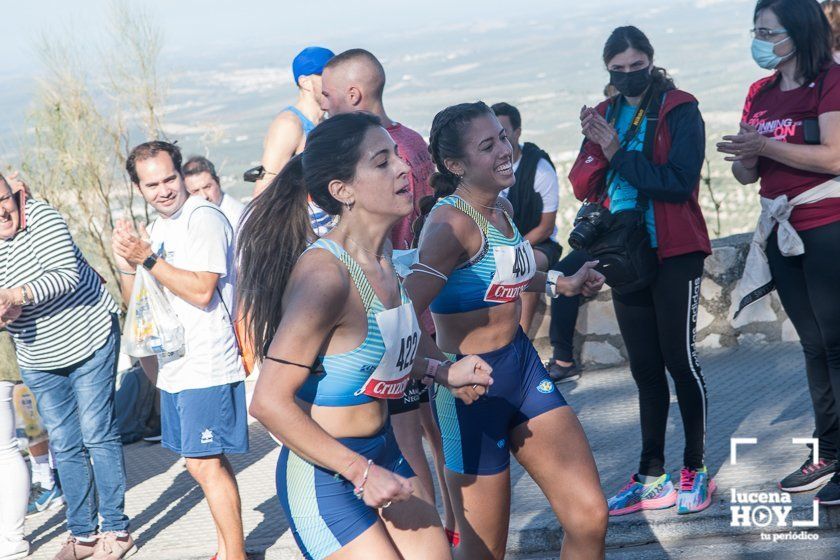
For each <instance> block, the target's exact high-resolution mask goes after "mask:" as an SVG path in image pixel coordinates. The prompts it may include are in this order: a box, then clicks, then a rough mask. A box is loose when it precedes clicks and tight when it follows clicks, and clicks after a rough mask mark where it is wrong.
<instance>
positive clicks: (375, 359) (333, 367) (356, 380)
mask: <svg viewBox="0 0 840 560" xmlns="http://www.w3.org/2000/svg"><path fill="white" fill-rule="evenodd" d="M312 249H324V250H326V251H329V252H330V253H332V254H333V255H334V256H335V257H336V258H337V259H338V260H340V261H341V262H342V263H344V266H346V267H347V270H348V271H349V272H350V277H351V278H352V280H353V284H354V285H355V286H356V289H357V290H358V291H359V295H360V296H361V298H362V303H363V304H364V306H365V311H366V312H367V336H366V337H365V340H364V342H362V344H361V345H360V346H358V347H357V348H355V349H353V350H350V351H348V352H342V353H340V354H329V355H326V356H318V362H317V363H318V364H320V366H319V367H318V368H317V369H316V370H315V371H314V372H313V373H312V374H311V375H310V376H309V377H308V378H307V379H306V382H305V383H304V384H303V386H302V387H301V388H300V389H299V390H298V392H297V397H298V398H299V399H301V400H303V401H305V402H308V403H312V404H316V405H321V406H354V405H359V404H365V403H369V402H373V400H374V398H373V397H371V396H368V395H367V394H365V393H363V392H362V388H363V387H364V386H365V384H366V382H367V381H368V378H369V377H370V376H371V373H372V372H373V371H374V370H376V368H377V367H378V366H379V363H380V362H381V361H382V358H383V357H384V356H385V341H384V340H383V337H382V333H381V332H380V329H379V323H378V322H377V320H376V316H377V314H378V313H381V312H383V311H386V309H385V306H384V305H383V304H382V302H381V301H380V300H379V297H377V295H376V293H374V291H373V287H371V285H370V282H368V280H367V277H365V274H364V272H362V269H361V267H359V265H358V263H357V262H356V261H355V260H353V258H352V257H351V256H350V255H349V254H348V253H347V251H345V250H344V248H343V247H341V245H339V244H338V243H336V242H335V241H332V240H330V239H323V238H321V239H318V240H317V241H315V242H313V243H312V244H311V245H310V246H309V247H308V248H307V249H306V250H307V251H310V250H312ZM400 298H401V302H402V303H403V304H406V303H410V302H411V300H410V299H409V298H408V294H407V293H406V291H405V289H404V288H403V286H402V283H400ZM412 312H413V311H412ZM415 320H416V319H415ZM415 344H416V343H415ZM415 351H416V346H415ZM411 361H412V362H413V354H412V358H411Z"/></svg>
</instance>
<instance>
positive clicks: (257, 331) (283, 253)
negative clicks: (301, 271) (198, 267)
mask: <svg viewBox="0 0 840 560" xmlns="http://www.w3.org/2000/svg"><path fill="white" fill-rule="evenodd" d="M302 160H303V158H302V157H301V156H300V155H297V156H295V157H293V158H292V159H291V160H289V163H287V164H286V166H285V167H283V170H282V171H280V173H279V174H278V175H277V176H276V177H275V178H274V180H273V181H272V182H271V184H270V185H269V186H268V188H267V189H266V190H265V192H263V193H262V194H261V195H260V196H258V197H257V198H255V199H254V200H253V201H252V202H251V203H250V204H249V205H248V207H247V209H246V210H245V214H244V215H243V216H242V221H241V222H240V223H241V224H242V227H241V229H240V231H239V233H238V236H237V247H236V262H238V263H239V273H238V278H237V284H236V285H237V291H238V295H239V305H240V306H241V307H240V309H241V315H242V316H243V317H245V318H246V324H245V328H246V330H247V332H248V333H249V334H250V336H251V337H252V340H253V341H254V352H255V354H256V355H257V357H258V358H259V359H262V358H265V352H266V348H267V347H268V344H269V343H270V342H271V339H272V338H274V333H275V332H276V331H277V326H278V325H279V324H280V318H281V315H282V300H283V293H284V292H285V289H286V285H287V284H288V282H289V277H290V276H291V274H292V268H293V267H294V265H295V263H296V262H297V260H298V257H300V255H301V254H302V253H303V251H304V249H306V246H307V244H308V243H309V240H310V238H311V237H312V236H313V233H312V226H311V225H310V222H309V212H308V210H307V191H306V186H305V184H304V179H303V161H302Z"/></svg>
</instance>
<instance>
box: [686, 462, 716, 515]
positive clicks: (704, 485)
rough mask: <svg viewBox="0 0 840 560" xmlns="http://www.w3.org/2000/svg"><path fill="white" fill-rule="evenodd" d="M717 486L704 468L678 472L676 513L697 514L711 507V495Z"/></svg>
mask: <svg viewBox="0 0 840 560" xmlns="http://www.w3.org/2000/svg"><path fill="white" fill-rule="evenodd" d="M716 488H717V486H716V485H715V481H714V480H712V477H710V476H709V471H708V469H706V467H703V468H702V469H697V470H691V469H683V470H682V471H680V489H679V491H678V492H677V513H679V514H685V513H697V512H698V511H703V510H704V509H706V508H707V507H709V506H710V505H712V494H714V492H715V489H716Z"/></svg>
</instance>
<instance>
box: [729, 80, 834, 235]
mask: <svg viewBox="0 0 840 560" xmlns="http://www.w3.org/2000/svg"><path fill="white" fill-rule="evenodd" d="M776 80H777V76H776V75H775V74H774V75H772V76H768V77H766V78H762V79H761V80H759V81H757V82H755V83H754V84H753V85H752V86H750V91H749V93H748V94H747V101H746V103H745V104H744V112H743V116H742V117H741V119H742V120H743V121H744V122H746V123H747V124H750V125H752V126H754V127H756V128H757V129H758V132H759V133H760V134H763V135H764V136H766V137H768V138H772V139H773V140H777V141H779V142H790V143H791V144H804V143H805V134H804V126H803V119H808V118H817V117H818V116H819V115H821V114H823V113H829V112H831V111H840V66H838V65H836V64H833V65H832V66H831V67H830V68H829V69H828V70H826V71H825V72H824V74H823V75H822V92H821V94H819V95H818V92H819V80H820V77H817V79H816V80H815V81H814V82H812V83H808V84H805V85H803V86H800V87H798V88H796V89H792V90H790V91H782V90H781V89H779V86H778V84H776V83H774V82H776ZM758 175H759V177H761V189H760V191H759V194H761V196H763V197H766V198H776V197H778V196H780V195H783V194H786V195H787V196H788V198H793V197H795V196H797V195H799V194H801V193H803V192H804V191H807V190H808V189H810V188H812V187H815V186H817V185H819V184H820V183H823V182H825V181H827V180H828V179H831V178H832V177H833V175H826V174H823V173H815V172H813V171H803V170H801V169H796V168H793V167H790V166H788V165H785V164H783V163H779V162H778V161H775V160H772V159H770V158H766V157H759V159H758ZM837 221H840V198H827V199H825V200H822V201H820V202H815V203H813V204H802V205H800V206H797V207H795V208H794V210H793V213H792V214H791V216H790V223H791V225H792V226H793V227H794V229H796V230H798V231H804V230H807V229H813V228H816V227H820V226H824V225H826V224H830V223H833V222H837Z"/></svg>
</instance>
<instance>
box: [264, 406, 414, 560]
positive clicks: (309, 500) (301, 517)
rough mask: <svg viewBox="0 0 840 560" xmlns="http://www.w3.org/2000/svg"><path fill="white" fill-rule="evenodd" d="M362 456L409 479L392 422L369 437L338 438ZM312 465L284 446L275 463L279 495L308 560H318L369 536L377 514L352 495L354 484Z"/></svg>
mask: <svg viewBox="0 0 840 560" xmlns="http://www.w3.org/2000/svg"><path fill="white" fill-rule="evenodd" d="M338 441H339V442H341V443H342V444H344V445H345V446H347V447H348V448H350V449H352V450H353V451H355V452H357V453H359V454H360V455H362V456H363V457H367V458H368V459H373V462H374V463H375V464H376V465H378V466H380V467H382V468H385V469H388V470H390V471H392V472H395V473H397V474H398V475H400V476H402V477H405V478H413V477H414V476H415V475H414V471H412V470H411V467H410V466H408V461H406V460H405V459H404V458H403V456H402V453H401V452H400V449H399V447H397V440H396V439H395V438H394V432H393V430H392V429H391V424H390V422H389V423H388V424H386V425H385V426H384V427H383V428H382V430H381V431H380V432H379V433H378V434H376V435H375V436H373V437H366V438H338ZM335 474H336V473H335V472H333V471H330V470H327V469H324V468H322V467H319V466H316V465H313V464H312V463H310V462H308V461H305V460H304V459H302V458H301V457H298V456H297V455H295V454H294V453H293V452H292V451H290V450H289V448H288V447H286V446H283V449H282V450H281V451H280V458H279V459H278V460H277V496H278V497H279V498H280V505H281V506H282V507H283V511H284V512H285V513H286V519H288V521H289V527H290V528H291V530H292V534H293V535H294V537H295V541H297V545H298V547H300V550H301V552H302V553H303V556H304V557H305V558H307V560H320V559H322V558H326V557H327V556H329V555H331V554H333V553H335V551H337V550H338V549H340V548H341V547H343V546H344V545H346V544H347V543H349V542H350V541H352V540H353V539H355V538H356V537H358V536H359V535H361V534H362V533H364V532H365V531H367V530H368V529H369V528H370V527H371V526H372V525H373V524H374V523H376V521H377V519H379V514H378V513H377V511H376V510H375V509H373V508H371V507H368V506H367V505H366V504H365V503H364V502H363V501H362V500H360V499H358V498H356V496H355V495H354V494H353V483H352V482H349V481H348V480H346V479H344V478H340V477H339V478H336V477H335Z"/></svg>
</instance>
